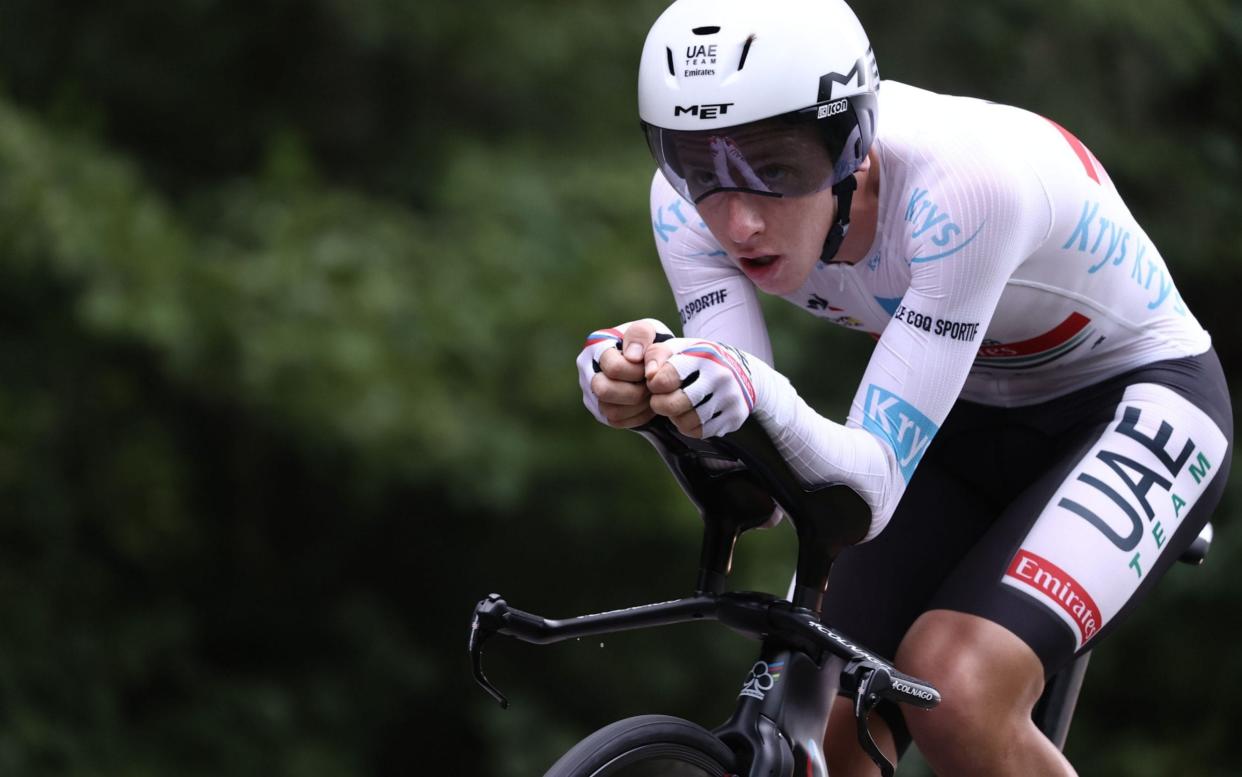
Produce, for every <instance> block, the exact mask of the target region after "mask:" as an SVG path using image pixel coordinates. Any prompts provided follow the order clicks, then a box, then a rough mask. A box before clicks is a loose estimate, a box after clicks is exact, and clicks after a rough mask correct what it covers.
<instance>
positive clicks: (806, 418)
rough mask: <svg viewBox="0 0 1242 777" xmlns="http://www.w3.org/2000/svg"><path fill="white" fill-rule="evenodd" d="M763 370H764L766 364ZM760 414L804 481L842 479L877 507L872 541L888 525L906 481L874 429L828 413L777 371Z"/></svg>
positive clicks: (758, 406) (758, 409)
mask: <svg viewBox="0 0 1242 777" xmlns="http://www.w3.org/2000/svg"><path fill="white" fill-rule="evenodd" d="M760 369H762V368H760ZM771 376H772V377H770V378H769V379H768V380H765V381H762V384H763V386H764V388H763V390H762V391H761V396H760V398H759V401H758V402H757V404H756V408H755V417H756V418H758V419H759V422H760V423H761V424H762V425H763V427H764V429H765V430H766V431H767V432H768V434H769V435H770V436H771V437H772V440H773V442H774V443H775V444H776V447H777V450H779V451H780V453H781V456H782V457H784V459H785V460H786V461H787V462H788V463H789V465H790V467H791V468H792V469H793V470H794V472H795V474H797V476H798V478H799V479H800V480H801V481H802V483H803V484H804V485H807V486H814V485H822V484H825V483H840V484H843V485H846V486H849V487H850V488H851V489H853V490H854V491H855V492H857V493H858V495H859V496H861V497H862V498H863V499H864V500H865V501H866V502H867V504H868V506H870V507H871V513H872V521H871V529H870V531H868V533H867V537H866V539H868V540H869V539H872V538H873V537H875V536H876V535H877V534H879V533H880V531H881V530H883V528H884V527H885V526H886V525H887V524H888V519H889V518H890V517H891V516H892V513H893V509H894V508H895V507H896V505H897V500H898V499H899V498H900V496H901V492H902V491H904V488H902V487H903V486H904V485H905V483H904V481H902V480H901V479H900V478H894V477H893V474H892V473H893V470H894V469H895V466H894V463H893V461H892V460H891V458H892V456H891V452H890V451H889V450H888V449H887V448H886V447H885V446H884V445H883V444H882V443H881V442H880V441H879V440H878V439H877V438H876V437H875V436H874V435H872V434H871V433H870V432H867V431H866V430H864V429H859V428H855V427H850V426H845V425H843V424H839V423H836V422H835V421H832V420H830V419H828V418H825V417H823V416H822V415H820V414H819V413H818V412H816V411H815V409H814V408H812V407H811V406H810V405H808V404H807V403H806V401H805V400H803V399H802V397H800V396H798V394H797V391H795V390H794V388H793V386H792V385H790V383H789V381H788V380H787V379H786V378H784V376H782V375H780V374H779V373H777V372H775V371H774V370H773V371H771Z"/></svg>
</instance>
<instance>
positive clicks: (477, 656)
mask: <svg viewBox="0 0 1242 777" xmlns="http://www.w3.org/2000/svg"><path fill="white" fill-rule="evenodd" d="M506 609H508V605H507V604H505V600H504V599H502V598H500V594H488V596H487V598H486V599H482V600H480V601H479V603H478V604H477V605H475V607H474V617H473V618H472V619H471V620H470V639H469V641H468V642H467V644H466V649H467V650H468V651H469V653H470V664H471V666H472V667H473V668H474V681H475V682H476V683H478V684H479V685H480V686H482V688H483V690H485V691H487V693H488V694H489V695H490V696H491V697H492V698H493V699H495V700H496V701H498V702H500V708H501V709H508V708H509V699H508V698H506V697H505V695H504V694H503V693H501V692H500V689H499V688H497V687H496V686H495V685H492V683H491V681H490V680H488V679H487V675H485V674H483V643H484V642H485V641H487V639H488V638H490V637H491V636H492V635H493V634H495V633H496V632H497V631H499V630H500V629H499V625H500V623H501V620H500V616H499V614H498V612H500V611H504V610H506Z"/></svg>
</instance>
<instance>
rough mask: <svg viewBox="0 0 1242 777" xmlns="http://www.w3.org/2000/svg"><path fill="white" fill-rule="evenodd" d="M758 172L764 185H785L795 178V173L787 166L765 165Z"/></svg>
mask: <svg viewBox="0 0 1242 777" xmlns="http://www.w3.org/2000/svg"><path fill="white" fill-rule="evenodd" d="M757 172H758V174H759V178H760V179H761V180H763V181H764V183H775V184H779V183H784V182H785V181H788V180H789V179H790V178H792V177H793V171H792V170H790V169H789V168H788V167H786V166H785V165H764V166H763V167H761V168H759V170H758V171H757Z"/></svg>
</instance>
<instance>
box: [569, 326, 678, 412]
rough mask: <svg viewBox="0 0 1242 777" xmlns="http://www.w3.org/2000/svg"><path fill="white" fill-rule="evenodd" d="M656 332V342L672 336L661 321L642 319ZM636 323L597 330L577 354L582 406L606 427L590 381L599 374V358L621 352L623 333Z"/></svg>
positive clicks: (671, 331) (589, 336) (671, 332)
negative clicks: (609, 353) (612, 352)
mask: <svg viewBox="0 0 1242 777" xmlns="http://www.w3.org/2000/svg"><path fill="white" fill-rule="evenodd" d="M640 321H645V322H646V323H648V324H650V325H651V326H652V328H654V329H655V331H656V341H657V342H660V341H664V340H667V339H669V338H671V337H672V336H673V330H671V329H669V328H668V327H667V326H665V325H664V324H663V322H661V321H657V320H656V319H654V318H644V319H640ZM636 323H638V321H627V322H626V323H624V324H619V325H617V326H614V327H610V328H608V329H597V330H595V331H594V332H592V333H591V334H589V335H587V339H586V345H584V346H583V347H582V351H581V352H579V354H578V385H579V386H581V387H582V404H584V405H586V408H587V410H590V411H591V415H593V416H595V420H596V421H599V422H600V423H601V424H604V425H605V426H608V425H609V424H608V419H606V418H604V416H603V414H602V413H601V412H600V410H599V397H597V396H595V392H594V391H592V390H591V379H592V378H594V377H595V373H597V372H599V357H600V356H601V355H602V354H603V353H604V351H606V350H608V349H609V348H615V349H616V350H618V351H619V350H621V343H622V342H623V341H624V340H625V332H626V330H628V329H629V328H630V327H631V326H633V325H634V324H636Z"/></svg>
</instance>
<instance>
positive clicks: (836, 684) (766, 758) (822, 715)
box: [469, 419, 940, 777]
mask: <svg viewBox="0 0 1242 777" xmlns="http://www.w3.org/2000/svg"><path fill="white" fill-rule="evenodd" d="M638 431H640V433H642V434H643V436H644V437H646V438H647V440H648V441H649V442H651V444H652V445H653V446H655V448H656V450H657V451H658V452H659V454H660V456H661V458H663V459H664V461H665V463H666V464H667V465H668V466H669V468H670V469H671V470H672V471H673V474H674V475H675V476H676V478H677V480H678V482H679V483H680V484H681V485H682V487H683V489H684V490H685V491H686V494H687V495H688V496H689V497H690V499H691V501H692V502H694V504H695V505H696V506H697V507H698V508H699V511H700V513H701V514H702V517H703V524H704V533H703V545H702V554H701V559H700V568H699V575H698V581H697V584H696V587H695V590H696V593H695V594H694V595H693V596H690V597H687V598H683V599H676V600H673V601H668V602H659V603H656V604H646V605H640V606H637V607H630V608H626V609H623V610H613V611H610V612H603V613H596V614H593V615H584V616H580V617H577V618H570V619H566V620H550V619H547V618H543V617H541V616H538V615H534V614H531V613H528V612H524V611H522V610H518V609H516V608H513V607H510V606H509V605H508V603H506V602H505V601H504V599H503V598H501V597H500V596H499V595H498V594H492V595H490V596H488V597H487V598H486V599H484V600H483V601H481V602H479V604H478V606H477V607H476V608H475V613H474V619H473V620H472V622H471V630H470V641H469V651H470V656H471V660H472V663H473V668H474V675H475V679H476V680H477V681H478V683H479V684H480V685H481V686H482V687H483V688H484V689H485V690H486V691H487V692H488V693H489V694H491V695H492V696H493V697H494V698H495V699H496V700H497V701H499V702H500V704H501V706H506V707H507V706H508V701H507V699H505V697H504V695H503V694H501V693H500V691H499V689H497V688H496V687H495V686H494V685H492V684H491V682H489V681H488V680H487V677H486V676H485V675H484V673H483V667H482V646H483V643H484V641H486V640H487V639H488V638H489V637H490V636H492V635H493V634H506V635H508V636H512V637H516V638H518V639H521V640H523V641H526V642H533V643H536V644H547V643H551V642H559V641H562V640H566V639H574V638H577V637H585V636H598V635H603V634H610V633H614V632H618V631H624V630H629V629H642V628H650V627H652V626H661V625H665V624H670V623H683V622H689V621H700V620H718V621H720V622H721V623H723V624H725V625H726V626H729V627H730V628H732V629H734V630H735V631H739V632H742V633H744V634H746V635H748V636H751V637H752V638H755V639H759V640H760V641H761V647H760V652H759V657H758V659H757V660H756V661H755V662H754V664H753V665H752V666H751V671H750V674H749V676H748V677H747V679H746V681H745V683H744V684H743V687H742V690H741V692H740V693H739V695H738V699H739V701H738V704H737V708H736V709H735V710H734V713H733V715H732V716H731V717H730V718H729V720H728V721H726V722H725V723H724V724H723V725H722V726H720V727H718V728H717V729H716V731H715V732H714V733H716V735H717V736H718V737H719V738H720V739H721V740H722V741H723V742H724V743H725V744H726V745H728V746H729V747H730V748H731V749H733V751H734V752H736V753H738V754H739V755H740V756H741V757H742V759H743V760H744V761H746V768H747V770H748V774H750V775H755V776H756V777H758V776H759V775H763V777H768V776H769V775H792V774H793V769H794V766H795V764H797V765H798V766H799V768H800V769H802V768H805V773H806V774H810V775H815V776H816V777H823V776H824V775H826V774H827V768H826V766H825V763H824V756H823V752H822V750H821V746H820V743H821V742H822V741H823V737H824V733H825V730H826V728H827V722H828V713H829V711H830V709H831V705H832V703H833V700H834V699H835V697H836V695H837V691H838V688H840V689H841V690H843V691H844V692H846V693H848V694H850V695H851V696H852V697H853V699H854V714H855V718H856V721H857V724H858V741H859V743H860V744H861V745H862V747H863V749H864V750H865V751H866V752H867V753H868V754H869V755H870V756H871V758H872V760H874V761H875V762H876V764H877V765H879V767H880V769H881V772H882V773H883V774H884V775H885V777H889V776H890V775H891V774H892V773H893V766H892V764H890V763H889V762H888V761H887V759H886V758H885V757H884V755H883V754H882V753H881V752H880V749H879V747H878V746H877V745H876V744H875V741H874V739H873V738H872V737H871V733H870V730H869V728H868V726H867V720H868V717H869V715H870V713H871V711H872V710H873V709H874V708H875V706H876V705H877V704H879V703H880V701H882V700H884V699H888V700H891V701H895V702H899V703H903V704H912V705H914V706H918V707H922V708H930V707H934V706H935V705H936V704H938V703H939V701H940V695H939V693H938V692H937V691H936V689H935V688H933V687H932V686H931V685H930V684H928V683H926V682H924V681H922V680H918V679H917V678H914V677H910V676H908V675H904V674H901V673H900V672H898V671H897V670H896V669H894V668H893V666H892V664H891V663H889V662H888V661H886V660H884V659H882V658H880V657H878V656H876V655H873V654H872V653H870V652H868V651H867V650H865V649H863V648H861V647H859V646H858V645H856V644H854V643H853V642H852V641H851V640H849V639H848V638H847V637H844V636H842V635H841V634H838V633H837V632H835V631H834V630H832V629H831V628H830V627H828V626H826V625H824V624H822V623H821V622H820V620H819V611H820V605H821V601H822V598H823V594H824V590H825V589H826V588H827V585H828V573H829V571H830V569H831V567H832V562H833V559H835V558H836V556H837V554H838V553H839V552H840V550H841V549H842V548H844V547H845V546H847V545H850V544H853V543H854V542H857V541H858V540H860V539H861V538H862V536H863V534H864V533H865V531H866V527H867V525H868V524H869V523H870V509H869V508H868V507H867V506H866V504H865V503H864V502H863V501H862V499H861V498H860V497H858V495H857V494H855V493H854V492H853V491H851V490H849V489H848V488H845V487H843V486H829V487H826V488H819V489H810V490H808V489H805V488H803V487H802V486H801V485H800V484H799V483H798V482H797V480H796V478H795V477H794V475H793V473H792V472H790V470H789V468H788V465H786V464H785V462H784V460H783V459H782V458H781V456H780V454H779V453H778V452H777V450H776V448H775V446H774V445H773V444H772V441H771V440H770V439H769V438H768V436H767V434H766V433H765V432H764V431H763V429H762V428H761V427H760V426H759V425H758V422H757V421H755V420H754V419H750V420H748V421H747V422H746V423H745V424H744V425H743V426H742V428H741V429H739V430H738V431H737V432H734V433H732V434H730V435H726V436H725V437H724V438H720V439H717V440H714V441H713V442H712V443H705V442H702V441H699V440H692V439H690V438H686V437H683V436H682V435H680V434H678V433H677V432H676V431H675V430H674V429H673V428H672V426H671V425H669V424H668V423H667V422H665V421H664V420H663V419H660V420H659V421H658V422H655V423H652V424H649V425H647V426H646V427H644V428H642V429H640V430H638ZM774 500H775V502H776V503H778V504H779V505H780V507H781V508H782V509H783V510H784V511H785V514H786V515H788V516H789V519H790V521H791V523H793V524H794V528H795V530H796V532H797V535H798V562H797V575H796V577H795V582H794V587H793V596H792V599H793V600H792V602H789V601H785V600H783V599H778V598H776V597H774V596H772V595H770V594H760V593H724V592H723V591H724V585H725V580H726V578H727V576H728V574H729V571H730V568H731V566H732V558H733V547H734V544H735V543H736V541H737V538H738V536H739V535H740V534H741V533H742V532H744V531H746V530H748V529H750V528H754V527H756V526H759V525H761V524H763V523H764V522H765V521H766V520H767V519H768V517H769V516H770V515H771V514H772V510H773V506H774ZM773 667H777V668H778V672H777V673H776V674H773V673H772V669H773ZM803 765H805V767H803Z"/></svg>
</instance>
